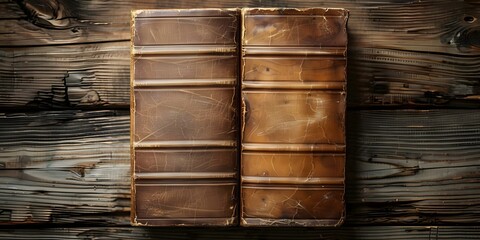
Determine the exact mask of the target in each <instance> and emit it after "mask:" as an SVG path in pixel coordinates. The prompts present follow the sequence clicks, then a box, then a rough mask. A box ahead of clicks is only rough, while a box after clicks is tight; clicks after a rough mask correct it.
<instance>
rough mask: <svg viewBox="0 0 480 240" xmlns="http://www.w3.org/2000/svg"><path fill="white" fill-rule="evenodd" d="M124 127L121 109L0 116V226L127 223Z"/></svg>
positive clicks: (127, 164)
mask: <svg viewBox="0 0 480 240" xmlns="http://www.w3.org/2000/svg"><path fill="white" fill-rule="evenodd" d="M128 129H129V116H128V112H116V111H110V110H105V111H91V112H80V111H60V112H41V113H12V114H1V115H0V149H1V152H0V186H1V187H0V224H5V223H42V222H49V223H73V222H85V223H92V222H98V223H99V224H113V223H122V224H124V223H125V222H127V221H128V219H127V217H126V212H127V211H129V206H130V204H129V198H130V187H129V186H130V185H129V184H130V174H129V172H130V161H129V130H128ZM117 213H120V215H119V217H115V216H116V215H117Z"/></svg>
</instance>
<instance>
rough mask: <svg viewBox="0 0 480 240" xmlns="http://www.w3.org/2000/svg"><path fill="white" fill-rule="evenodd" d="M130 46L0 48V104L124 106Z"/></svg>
mask: <svg viewBox="0 0 480 240" xmlns="http://www.w3.org/2000/svg"><path fill="white" fill-rule="evenodd" d="M0 21H1V20H0ZM129 46H130V45H129V43H128V42H114V43H98V44H81V45H62V46H43V47H32V48H28V47H27V48H23V47H20V48H5V49H1V50H0V59H1V60H2V61H0V89H1V90H0V108H8V107H15V106H20V107H26V108H80V107H85V106H90V107H115V106H116V105H120V106H123V107H125V106H128V103H129V99H130V98H129V89H130V85H129V81H128V79H129V76H130V62H129V56H130V55H129Z"/></svg>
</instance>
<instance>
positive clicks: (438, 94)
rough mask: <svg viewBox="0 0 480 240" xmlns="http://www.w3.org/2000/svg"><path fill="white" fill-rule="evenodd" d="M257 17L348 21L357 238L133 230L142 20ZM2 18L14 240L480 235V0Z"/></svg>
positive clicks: (4, 221)
mask: <svg viewBox="0 0 480 240" xmlns="http://www.w3.org/2000/svg"><path fill="white" fill-rule="evenodd" d="M245 6H249V7H343V8H347V9H349V10H350V19H349V23H348V29H349V51H348V55H349V56H348V105H349V107H348V119H347V131H348V145H347V146H348V147H347V148H348V149H347V151H348V158H347V193H346V198H347V221H346V224H345V226H344V227H341V228H338V229H315V228H308V229H297V228H294V229H288V228H279V229H260V230H259V229H251V228H249V229H245V228H226V229H202V228H187V229H172V228H140V227H130V226H129V220H128V215H129V210H130V203H129V197H130V179H129V168H130V160H129V111H128V109H129V46H130V43H129V38H130V37H129V34H130V31H129V20H130V19H129V18H130V10H131V9H146V8H194V7H245ZM0 13H1V14H0V112H1V113H0V228H1V229H0V238H5V239H24V238H39V237H43V238H45V239H77V238H78V239H99V238H101V239H110V238H113V239H115V238H132V239H150V238H166V239H169V238H178V239H186V238H200V239H215V238H217V239H224V238H226V237H229V238H237V239H244V238H248V239H280V238H283V239H299V238H306V239H480V111H479V108H478V107H479V106H480V19H479V18H480V1H478V0H477V1H475V0H464V1H454V0H445V1H440V0H365V1H346V0H336V1H335V0H328V1H306V0H295V1H282V0H280V1H274V0H254V1H248V0H232V1H219V0H202V1H194V0H181V1H180V0H179V1H154V0H144V1H138V2H136V1H128V0H119V1H107V0H85V1H81V0H68V1H67V0H43V1H42V0H37V1H35V0H30V1H27V0H25V1H21V0H19V1H9V0H0ZM25 229H27V230H25Z"/></svg>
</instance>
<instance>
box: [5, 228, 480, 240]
mask: <svg viewBox="0 0 480 240" xmlns="http://www.w3.org/2000/svg"><path fill="white" fill-rule="evenodd" d="M479 234H480V227H478V226H423V227H422V226H365V227H342V228H327V229H319V228H302V229H299V228H239V227H236V228H182V229H180V230H179V229H174V228H142V227H111V228H105V227H91V228H85V227H82V228H42V229H40V228H34V229H31V228H29V229H24V228H20V229H1V230H0V238H3V239H11V240H15V239H31V238H34V239H38V238H39V237H40V236H41V238H42V239H52V240H55V239H62V240H63V239H138V240H141V239H157V238H159V237H161V238H162V239H208V240H210V239H252V240H255V239H258V240H260V239H262V240H266V239H317V240H318V239H323V240H334V239H335V240H355V239H359V240H360V239H362V240H366V239H368V240H388V239H391V240H410V239H418V240H421V239H425V240H431V239H436V240H447V239H452V240H453V239H455V240H457V239H478V235H479Z"/></svg>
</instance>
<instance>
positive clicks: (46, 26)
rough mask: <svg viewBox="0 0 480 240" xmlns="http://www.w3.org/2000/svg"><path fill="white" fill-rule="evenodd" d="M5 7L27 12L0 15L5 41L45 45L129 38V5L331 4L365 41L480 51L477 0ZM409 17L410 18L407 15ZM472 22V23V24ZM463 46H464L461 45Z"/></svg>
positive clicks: (210, 0)
mask: <svg viewBox="0 0 480 240" xmlns="http://www.w3.org/2000/svg"><path fill="white" fill-rule="evenodd" d="M3 4H9V6H8V7H5V8H6V13H7V14H10V15H13V14H16V13H18V12H19V11H23V12H24V14H25V15H26V16H27V17H26V18H20V19H5V20H3V21H0V26H1V27H0V29H4V31H5V32H6V34H5V33H4V34H0V45H1V46H11V45H17V46H18V45H44V44H65V43H69V44H70V43H85V42H98V41H118V40H128V39H130V37H129V35H130V30H129V21H130V10H133V9H151V8H195V7H247V6H248V7H331V8H334V7H335V8H337V7H338V8H347V9H349V10H350V11H351V14H350V19H349V25H348V28H349V32H350V35H351V40H353V42H358V43H361V44H362V45H365V44H367V45H374V46H384V47H386V46H389V47H391V48H408V49H410V50H419V51H435V52H445V51H447V52H450V53H458V52H462V53H468V52H470V51H476V50H475V46H476V47H478V45H477V44H479V43H478V42H477V40H475V39H474V37H475V36H477V34H478V31H479V29H478V27H477V24H476V23H475V21H474V20H473V21H468V20H469V19H470V18H466V20H467V21H465V20H464V17H465V16H472V17H474V19H475V18H476V17H478V13H479V12H478V11H479V8H478V5H475V4H474V3H473V1H459V0H458V1H451V0H442V1H438V0H427V1H409V0H405V1H379V2H372V1H363V2H355V3H352V2H351V1H347V0H330V1H322V2H320V3H319V2H317V1H308V0H293V1H282V2H277V1H246V0H235V1H227V2H225V1H218V0H206V1H201V2H196V1H176V2H158V1H154V0H148V1H143V2H142V3H137V2H134V1H130V0H123V1H120V2H118V3H117V4H116V7H115V8H112V7H111V4H110V3H109V2H108V1H103V0H89V1H87V2H85V1H80V0H75V1H53V0H50V1H46V2H45V1H38V2H37V1H31V2H28V3H26V2H23V1H19V2H18V6H17V7H16V8H14V7H13V6H11V3H3ZM406 19H408V21H405V20H406ZM472 23H473V24H472ZM459 48H461V49H459Z"/></svg>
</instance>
